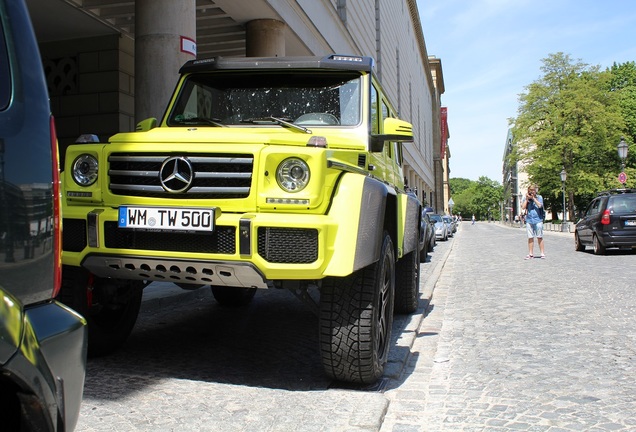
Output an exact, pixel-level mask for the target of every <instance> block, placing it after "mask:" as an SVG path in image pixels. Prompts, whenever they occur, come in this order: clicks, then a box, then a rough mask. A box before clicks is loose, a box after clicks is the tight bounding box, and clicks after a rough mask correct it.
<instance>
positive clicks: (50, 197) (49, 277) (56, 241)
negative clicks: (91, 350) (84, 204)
mask: <svg viewBox="0 0 636 432" xmlns="http://www.w3.org/2000/svg"><path fill="white" fill-rule="evenodd" d="M57 152H58V149H57V139H56V135H55V126H54V122H53V118H52V117H51V110H50V105H49V98H48V92H47V88H46V81H45V79H44V70H43V66H42V60H41V58H40V55H39V50H38V46H37V44H36V41H35V36H34V34H33V29H32V27H31V22H30V19H29V14H28V11H27V8H26V6H25V4H24V1H23V0H0V430H3V431H70V430H73V429H74V428H75V425H76V423H77V419H78V416H79V409H80V404H81V401H82V395H83V389H84V377H85V371H86V343H87V332H86V321H85V320H84V318H83V317H81V316H80V315H78V314H77V313H76V312H74V311H73V310H71V309H69V308H68V307H66V306H64V305H62V304H61V303H58V302H57V301H55V300H53V298H54V297H55V296H56V294H57V292H58V291H59V289H60V285H61V244H60V243H61V231H60V221H61V216H60V188H59V170H58V162H57Z"/></svg>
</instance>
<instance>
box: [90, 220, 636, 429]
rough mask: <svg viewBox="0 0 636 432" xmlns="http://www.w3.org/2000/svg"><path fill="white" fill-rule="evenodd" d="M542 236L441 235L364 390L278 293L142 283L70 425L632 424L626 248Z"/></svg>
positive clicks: (464, 229) (635, 273) (479, 231)
mask: <svg viewBox="0 0 636 432" xmlns="http://www.w3.org/2000/svg"><path fill="white" fill-rule="evenodd" d="M545 241H546V255H547V258H546V259H533V260H527V261H526V260H524V259H523V258H524V256H525V255H526V253H527V248H526V238H525V230H521V229H518V228H509V227H504V226H501V225H499V224H495V223H492V224H489V223H486V222H481V223H477V224H475V225H470V223H466V222H464V223H463V225H462V226H461V227H460V230H459V232H458V233H457V234H456V236H455V238H454V239H451V240H450V241H448V242H440V243H438V245H437V247H436V248H435V251H434V252H433V253H432V254H431V255H430V257H429V262H427V263H425V264H423V265H422V282H421V292H422V301H421V302H420V305H421V307H420V309H419V310H418V312H417V313H415V314H413V315H411V316H397V317H396V321H395V323H394V327H393V332H394V334H393V340H394V345H393V347H392V348H391V354H390V362H389V364H388V366H387V369H386V373H385V376H386V378H385V379H384V380H382V382H381V383H380V385H379V386H374V387H373V388H366V389H365V388H362V389H360V388H358V389H356V388H348V387H347V386H344V387H342V386H339V385H337V384H336V383H331V382H329V381H328V380H326V379H325V378H324V375H323V373H322V371H321V367H320V364H319V361H318V352H317V340H316V339H317V335H316V332H315V325H316V322H315V317H314V316H313V315H312V314H311V313H310V312H309V311H308V310H306V309H305V308H303V306H302V305H300V304H299V303H298V300H297V299H295V298H292V296H290V295H289V293H286V292H280V291H268V292H262V293H259V295H258V296H257V298H256V300H255V302H254V304H252V305H250V307H249V308H248V309H247V310H245V311H240V312H237V311H233V310H228V309H223V308H220V307H219V306H218V305H215V304H214V301H213V299H212V298H211V294H210V292H209V289H201V290H197V291H193V292H183V294H178V295H176V296H173V297H170V296H167V297H163V298H162V297H161V295H165V294H162V293H161V292H159V293H158V294H159V297H158V298H152V296H151V295H150V294H152V291H151V290H149V292H148V293H146V294H149V296H148V297H147V299H146V301H145V302H144V306H143V313H142V315H141V316H140V320H139V322H138V325H137V327H136V328H135V331H134V332H133V334H132V335H131V338H130V341H129V342H128V343H127V344H126V346H125V347H124V348H123V349H122V350H121V351H120V352H118V353H116V354H114V355H112V356H109V357H105V358H99V359H91V360H90V361H89V372H88V377H87V384H86V390H85V399H84V403H83V405H82V413H81V418H80V423H79V425H78V431H82V432H93V431H118V432H119V431H149V430H152V431H204V430H205V431H231V432H234V431H237V432H239V431H240V432H243V431H257V432H259V431H281V432H287V431H290V432H291V431H294V432H295V431H301V430H302V431H333V432H341V431H358V432H360V431H365V432H374V431H381V432H437V431H502V432H503V431H549V432H560V431H632V430H636V384H635V383H636V377H635V372H636V371H635V366H636V353H635V351H636V341H635V338H636V336H635V335H636V331H635V330H636V322H635V318H634V316H635V312H636V299H635V297H634V295H633V290H634V280H635V279H636V267H635V266H634V260H635V259H636V254H635V253H634V252H632V251H610V252H609V253H608V255H607V256H595V255H593V254H592V252H591V251H587V252H575V251H574V240H573V235H572V234H566V233H563V234H562V233H557V232H547V233H546V235H545ZM433 288H434V290H433ZM431 292H432V297H431ZM146 294H144V295H146ZM429 301H430V303H429ZM425 310H427V311H428V314H427V315H426V316H424V312H425Z"/></svg>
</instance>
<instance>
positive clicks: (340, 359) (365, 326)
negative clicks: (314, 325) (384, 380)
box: [319, 232, 395, 384]
mask: <svg viewBox="0 0 636 432" xmlns="http://www.w3.org/2000/svg"><path fill="white" fill-rule="evenodd" d="M394 300H395V256H394V252H393V243H392V241H391V237H390V236H389V235H388V234H387V233H386V232H385V233H384V240H383V242H382V249H381V253H380V259H379V261H377V262H376V263H374V264H371V265H369V266H367V267H365V268H363V269H360V270H358V271H356V272H355V273H353V274H351V275H349V276H346V277H343V278H326V279H325V280H324V281H323V284H322V290H321V295H320V315H319V320H320V335H319V336H320V352H321V357H322V364H323V366H324V369H325V373H326V375H327V376H329V377H330V378H332V379H335V380H338V381H346V382H352V383H359V384H372V383H374V382H376V381H377V380H378V379H379V378H380V377H381V376H382V374H383V373H384V365H385V364H386V362H387V359H388V354H389V344H390V341H391V327H392V325H393V307H394Z"/></svg>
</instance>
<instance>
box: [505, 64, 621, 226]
mask: <svg viewBox="0 0 636 432" xmlns="http://www.w3.org/2000/svg"><path fill="white" fill-rule="evenodd" d="M542 62H543V66H542V67H541V70H542V72H543V76H542V77H541V78H540V79H538V80H537V81H535V82H533V83H531V84H530V85H529V86H527V87H526V92H525V93H523V94H521V95H520V97H519V102H520V104H519V108H518V115H517V118H516V119H514V127H513V134H514V137H515V141H516V142H517V144H518V145H517V147H516V151H515V152H514V153H513V155H512V158H514V159H516V160H523V161H524V163H525V164H527V166H526V168H525V170H526V171H527V173H528V176H529V178H530V181H531V182H533V183H536V184H537V185H538V186H539V189H540V191H541V192H540V193H541V195H543V198H544V201H545V204H546V208H547V209H552V211H553V218H555V216H556V215H555V214H554V213H555V212H556V211H560V210H562V204H561V203H562V199H561V193H562V192H561V189H562V188H561V180H560V172H561V170H562V169H563V168H565V170H566V172H567V176H568V180H567V183H566V191H567V194H568V196H569V199H568V203H569V211H570V219H572V217H573V207H572V204H573V203H574V204H575V205H576V206H577V207H581V206H583V205H584V204H585V203H586V202H587V201H588V200H589V197H590V196H591V195H592V194H593V193H594V192H596V191H598V190H603V189H608V188H610V187H616V186H618V185H617V180H616V178H617V176H618V171H619V168H620V161H619V160H618V154H617V151H616V145H617V144H618V142H619V141H620V136H621V135H622V134H624V133H625V122H624V120H623V117H622V114H621V109H620V105H619V102H618V94H617V92H612V91H609V89H610V83H611V79H612V74H611V72H609V71H605V72H602V71H600V70H599V67H598V66H589V65H587V64H584V63H582V62H581V61H573V60H572V59H571V58H570V56H569V55H566V54H563V53H556V54H551V55H549V56H548V57H547V58H545V59H543V60H542Z"/></svg>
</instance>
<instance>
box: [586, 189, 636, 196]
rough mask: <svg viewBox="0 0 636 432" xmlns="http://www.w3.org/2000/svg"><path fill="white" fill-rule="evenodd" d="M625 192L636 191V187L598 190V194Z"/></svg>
mask: <svg viewBox="0 0 636 432" xmlns="http://www.w3.org/2000/svg"><path fill="white" fill-rule="evenodd" d="M624 193H636V189H630V188H622V189H610V190H606V191H601V192H597V193H596V196H603V195H618V194H624Z"/></svg>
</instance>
